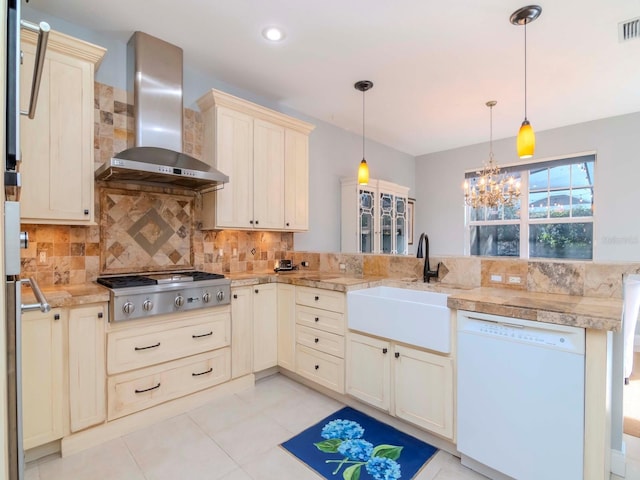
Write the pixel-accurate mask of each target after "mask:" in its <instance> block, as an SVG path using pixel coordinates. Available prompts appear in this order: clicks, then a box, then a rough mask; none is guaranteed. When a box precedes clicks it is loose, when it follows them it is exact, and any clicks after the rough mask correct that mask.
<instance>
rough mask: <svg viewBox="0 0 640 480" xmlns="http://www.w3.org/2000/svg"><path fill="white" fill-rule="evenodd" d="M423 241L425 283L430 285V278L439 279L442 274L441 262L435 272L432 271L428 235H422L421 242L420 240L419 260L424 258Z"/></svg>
mask: <svg viewBox="0 0 640 480" xmlns="http://www.w3.org/2000/svg"><path fill="white" fill-rule="evenodd" d="M422 239H424V247H425V248H424V273H423V279H422V281H423V282H426V283H429V279H430V278H438V275H439V274H440V262H438V266H437V267H436V269H435V270H431V266H430V265H429V237H428V236H427V234H426V233H422V234H420V240H418V254H417V255H416V257H417V258H422V257H423V255H422Z"/></svg>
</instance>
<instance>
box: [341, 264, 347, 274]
mask: <svg viewBox="0 0 640 480" xmlns="http://www.w3.org/2000/svg"><path fill="white" fill-rule="evenodd" d="M340 271H341V272H346V271H347V265H346V264H344V263H341V264H340Z"/></svg>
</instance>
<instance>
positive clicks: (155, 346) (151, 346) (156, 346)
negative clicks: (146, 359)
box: [133, 342, 160, 352]
mask: <svg viewBox="0 0 640 480" xmlns="http://www.w3.org/2000/svg"><path fill="white" fill-rule="evenodd" d="M159 346H160V342H158V343H156V344H155V345H149V346H148V347H133V349H134V350H135V351H136V352H138V351H140V350H149V349H150V348H158V347H159Z"/></svg>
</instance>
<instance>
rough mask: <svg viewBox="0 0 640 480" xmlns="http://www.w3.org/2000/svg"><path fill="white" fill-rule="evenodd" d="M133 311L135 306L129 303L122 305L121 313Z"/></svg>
mask: <svg viewBox="0 0 640 480" xmlns="http://www.w3.org/2000/svg"><path fill="white" fill-rule="evenodd" d="M135 309H136V306H135V305H134V304H133V303H131V302H125V303H124V305H122V311H123V312H124V313H133V311H134V310H135Z"/></svg>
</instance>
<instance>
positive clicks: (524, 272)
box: [21, 82, 640, 298]
mask: <svg viewBox="0 0 640 480" xmlns="http://www.w3.org/2000/svg"><path fill="white" fill-rule="evenodd" d="M94 91H95V101H94V105H95V125H94V154H95V155H94V161H95V165H96V168H97V167H98V166H100V165H101V164H102V163H103V162H104V161H106V160H108V159H109V158H111V157H112V156H113V155H114V154H115V153H118V152H120V151H122V150H124V149H126V148H130V147H132V146H133V145H134V138H135V136H134V135H135V133H134V129H135V126H134V109H133V106H132V105H131V103H130V102H128V101H127V93H126V92H125V91H124V90H120V89H117V88H113V87H111V86H109V85H104V84H101V83H98V82H96V83H95V89H94ZM183 123H184V134H183V150H184V151H185V153H188V154H190V155H192V156H194V157H196V158H202V144H203V138H204V127H203V123H202V117H201V114H200V113H199V112H196V111H194V110H190V109H185V110H184V118H183ZM113 185H114V184H103V183H101V182H98V184H97V185H96V199H97V202H96V204H97V205H96V207H97V212H96V219H100V225H96V226H86V227H85V226H56V225H23V226H22V229H23V230H25V231H27V232H29V238H30V244H29V248H27V249H25V250H22V251H21V261H22V273H23V276H25V277H29V276H35V277H36V279H37V280H38V282H39V283H40V284H41V285H42V286H47V285H65V284H79V283H85V282H90V281H93V280H95V279H96V277H97V276H98V275H100V274H105V273H118V272H125V271H128V272H133V271H150V270H154V269H155V270H162V269H166V268H195V269H198V270H205V271H210V272H216V273H225V274H227V273H242V272H272V271H273V268H274V265H275V261H276V260H280V259H283V258H286V259H291V260H293V263H294V264H296V265H300V264H301V262H302V261H306V262H308V263H309V266H308V267H300V269H301V270H305V269H307V270H322V271H327V272H336V273H344V274H347V275H363V274H365V275H379V276H385V277H394V278H406V279H417V281H421V280H422V268H423V259H418V258H415V257H403V256H389V255H370V254H341V253H319V252H296V251H294V250H293V249H294V245H293V234H292V233H282V232H245V231H228V230H225V231H200V230H197V229H196V228H195V225H196V224H197V218H196V217H197V214H198V211H199V203H198V202H199V198H198V196H197V195H194V194H193V193H192V192H185V191H182V190H180V191H173V190H171V189H166V188H164V189H162V188H142V187H140V186H135V185H122V188H123V189H124V190H117V187H114V186H113ZM114 188H115V189H114ZM125 204H126V205H127V207H126V208H125ZM162 205H164V206H162ZM100 212H102V214H101V213H100ZM116 217H117V218H116ZM165 237H166V238H165ZM167 245H168V246H167ZM101 248H102V250H101ZM438 261H440V262H442V267H441V271H440V279H439V280H440V281H441V282H442V284H445V285H451V286H459V287H478V286H484V287H500V288H512V289H521V290H529V291H533V292H552V293H564V294H572V295H588V296H595V297H613V298H622V275H623V274H624V273H640V263H633V264H624V263H616V264H607V263H595V262H584V261H583V262H572V261H538V260H520V259H496V258H479V257H464V256H460V257H434V258H432V259H431V267H432V269H433V268H435V265H436V264H437V262H438ZM341 267H343V268H341Z"/></svg>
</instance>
